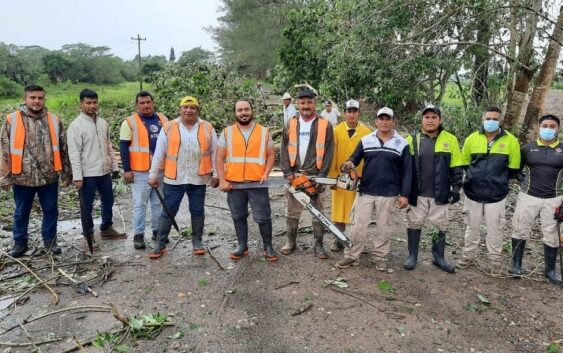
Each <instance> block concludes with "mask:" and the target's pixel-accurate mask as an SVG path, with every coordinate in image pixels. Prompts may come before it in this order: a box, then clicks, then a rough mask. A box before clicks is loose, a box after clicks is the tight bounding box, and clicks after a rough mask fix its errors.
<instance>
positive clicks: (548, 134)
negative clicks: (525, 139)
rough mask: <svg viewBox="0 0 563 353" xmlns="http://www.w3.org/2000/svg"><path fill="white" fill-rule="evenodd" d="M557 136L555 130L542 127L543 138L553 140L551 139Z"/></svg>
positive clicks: (541, 135) (541, 136) (541, 134)
mask: <svg viewBox="0 0 563 353" xmlns="http://www.w3.org/2000/svg"><path fill="white" fill-rule="evenodd" d="M556 137H557V133H556V132H555V130H553V129H550V128H548V127H542V128H540V138H541V139H542V140H545V141H551V140H555V138H556Z"/></svg>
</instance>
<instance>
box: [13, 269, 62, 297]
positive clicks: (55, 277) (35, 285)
mask: <svg viewBox="0 0 563 353" xmlns="http://www.w3.org/2000/svg"><path fill="white" fill-rule="evenodd" d="M59 277H60V276H59V275H55V276H53V277H51V278H48V279H46V280H44V281H39V282H38V283H36V284H34V285H33V286H31V287H29V288H28V289H27V290H26V291H25V292H23V293H22V294H20V295H19V296H18V297H17V298H16V299H14V303H17V302H18V301H20V300H21V299H22V298H23V297H24V296H25V295H26V294H27V293H29V292H31V291H32V290H34V289H35V288H37V287H38V286H41V285H43V282H50V281H52V280H54V279H57V278H59Z"/></svg>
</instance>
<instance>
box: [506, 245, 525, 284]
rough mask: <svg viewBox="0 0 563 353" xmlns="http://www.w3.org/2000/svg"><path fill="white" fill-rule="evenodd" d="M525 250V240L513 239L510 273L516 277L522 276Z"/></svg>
mask: <svg viewBox="0 0 563 353" xmlns="http://www.w3.org/2000/svg"><path fill="white" fill-rule="evenodd" d="M524 249H526V241H525V240H522V239H514V238H512V268H511V269H510V270H508V272H510V273H511V274H513V275H515V276H516V277H520V276H521V275H522V257H523V256H524Z"/></svg>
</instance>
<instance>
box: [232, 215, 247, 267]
mask: <svg viewBox="0 0 563 353" xmlns="http://www.w3.org/2000/svg"><path fill="white" fill-rule="evenodd" d="M234 223H235V233H236V234H237V242H238V248H237V250H236V251H234V252H232V253H229V258H230V259H232V260H240V259H241V258H243V257H244V256H248V220H247V219H246V218H242V219H238V220H236V221H234Z"/></svg>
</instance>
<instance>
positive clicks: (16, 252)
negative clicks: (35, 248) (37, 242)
mask: <svg viewBox="0 0 563 353" xmlns="http://www.w3.org/2000/svg"><path fill="white" fill-rule="evenodd" d="M27 250H29V248H28V247H27V244H26V245H19V244H14V247H13V248H12V251H11V252H10V256H11V257H16V258H17V257H22V256H23V255H24V254H25V252H26V251H27Z"/></svg>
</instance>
